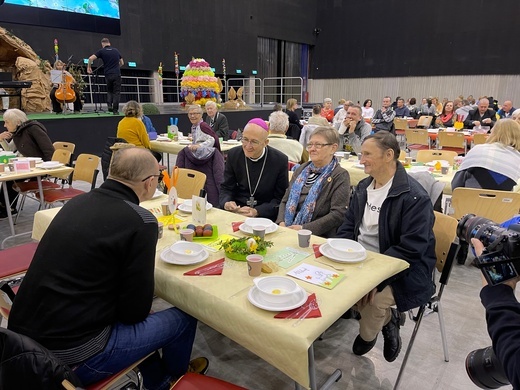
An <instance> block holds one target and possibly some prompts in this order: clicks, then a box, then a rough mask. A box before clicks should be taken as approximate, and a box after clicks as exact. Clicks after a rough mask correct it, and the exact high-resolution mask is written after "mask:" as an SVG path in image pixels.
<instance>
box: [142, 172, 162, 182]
mask: <svg viewBox="0 0 520 390" xmlns="http://www.w3.org/2000/svg"><path fill="white" fill-rule="evenodd" d="M151 177H156V178H157V181H161V180H162V179H163V177H164V175H163V173H162V172H161V173H159V174H158V175H150V176H146V177H145V178H144V179H143V180H141V181H146V180H148V179H149V178H151Z"/></svg>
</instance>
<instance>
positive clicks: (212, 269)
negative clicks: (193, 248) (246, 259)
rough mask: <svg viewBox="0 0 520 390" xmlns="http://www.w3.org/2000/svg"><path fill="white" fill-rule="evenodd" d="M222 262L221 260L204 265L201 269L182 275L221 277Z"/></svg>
mask: <svg viewBox="0 0 520 390" xmlns="http://www.w3.org/2000/svg"><path fill="white" fill-rule="evenodd" d="M224 261H225V259H224V258H222V259H220V260H216V261H214V262H212V263H209V264H205V265H203V266H202V267H198V268H195V269H192V270H191V271H188V272H185V273H184V274H183V275H186V276H211V275H222V270H223V269H224Z"/></svg>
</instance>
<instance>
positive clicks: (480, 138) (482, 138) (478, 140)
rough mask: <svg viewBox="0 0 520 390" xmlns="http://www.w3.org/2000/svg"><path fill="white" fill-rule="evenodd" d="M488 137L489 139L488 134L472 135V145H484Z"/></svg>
mask: <svg viewBox="0 0 520 390" xmlns="http://www.w3.org/2000/svg"><path fill="white" fill-rule="evenodd" d="M488 137H489V134H481V133H476V134H473V145H478V144H485V143H486V141H487V139H488Z"/></svg>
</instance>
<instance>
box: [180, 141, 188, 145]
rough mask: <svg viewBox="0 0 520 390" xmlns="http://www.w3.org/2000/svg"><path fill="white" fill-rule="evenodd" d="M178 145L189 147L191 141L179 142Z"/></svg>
mask: <svg viewBox="0 0 520 390" xmlns="http://www.w3.org/2000/svg"><path fill="white" fill-rule="evenodd" d="M179 145H191V141H188V140H180V141H179Z"/></svg>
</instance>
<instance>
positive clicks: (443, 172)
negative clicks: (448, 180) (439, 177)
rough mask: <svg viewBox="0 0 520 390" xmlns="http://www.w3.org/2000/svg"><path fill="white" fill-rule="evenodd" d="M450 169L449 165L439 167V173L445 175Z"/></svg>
mask: <svg viewBox="0 0 520 390" xmlns="http://www.w3.org/2000/svg"><path fill="white" fill-rule="evenodd" d="M449 170H450V167H441V173H442V174H443V175H447V174H448V172H449Z"/></svg>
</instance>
